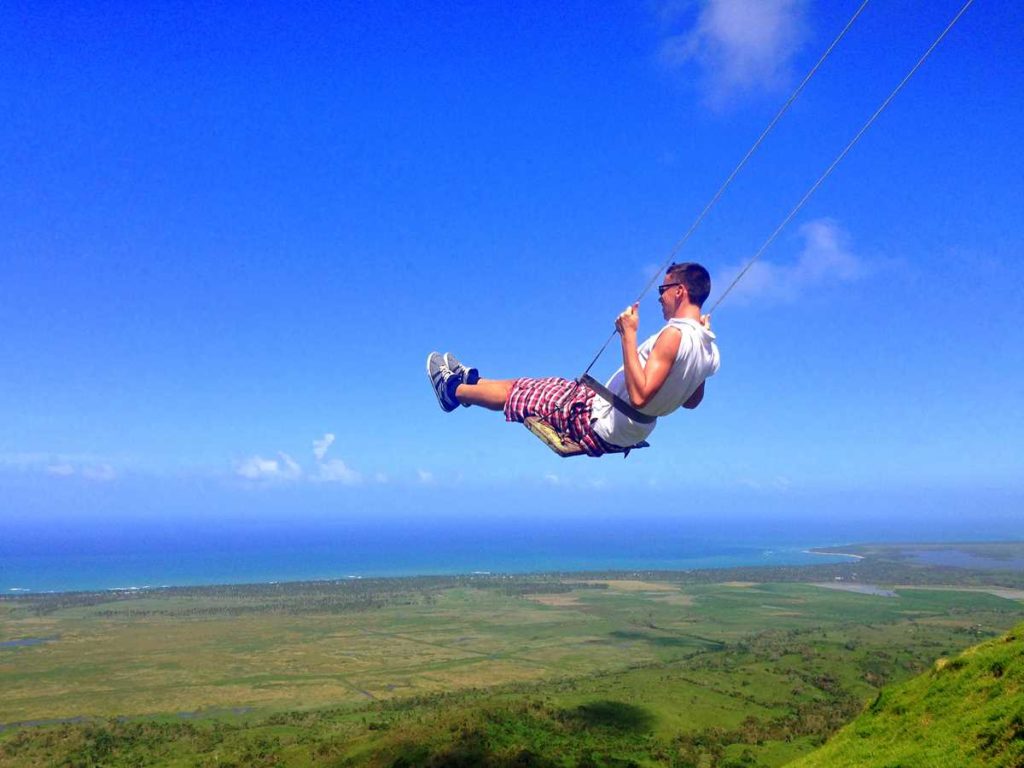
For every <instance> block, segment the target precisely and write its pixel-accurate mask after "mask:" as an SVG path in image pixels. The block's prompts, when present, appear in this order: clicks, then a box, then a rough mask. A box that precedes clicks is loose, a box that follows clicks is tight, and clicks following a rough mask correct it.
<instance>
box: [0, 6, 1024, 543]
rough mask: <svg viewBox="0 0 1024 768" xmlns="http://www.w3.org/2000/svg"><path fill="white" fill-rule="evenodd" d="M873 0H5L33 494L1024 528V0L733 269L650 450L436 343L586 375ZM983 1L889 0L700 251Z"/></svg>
mask: <svg viewBox="0 0 1024 768" xmlns="http://www.w3.org/2000/svg"><path fill="white" fill-rule="evenodd" d="M857 5H858V3H856V2H845V1H844V2H841V3H824V2H811V1H810V0H808V1H807V2H800V1H797V0H772V1H771V2H760V1H757V2H755V1H754V0H714V1H713V2H689V3H687V2H654V1H652V0H647V1H645V2H638V3H622V4H614V5H613V4H602V3H584V2H569V3H560V4H551V3H519V4H515V5H511V6H510V5H508V4H497V3H465V4H454V3H445V4H436V3H428V4H410V3H390V2H382V3H374V4H371V6H372V7H367V6H366V4H347V3H302V4H294V3H289V4H250V3H245V4H243V3H223V4H219V5H216V6H211V7H204V8H201V7H199V6H192V5H187V4H166V3H164V4H152V5H147V4H143V3H136V4H130V5H125V4H123V3H111V4H102V3H77V4H61V3H56V4H48V5H46V6H45V7H43V6H40V5H39V4H29V3H17V2H14V3H7V4H5V5H4V7H3V9H0V24H2V27H3V29H4V34H3V36H2V42H0V106H2V114H3V115H4V118H3V119H2V120H0V178H2V179H3V183H2V184H0V269H2V275H3V279H2V280H0V328H2V329H3V332H2V334H0V359H2V360H3V373H2V375H0V424H2V425H3V426H2V428H0V497H2V498H3V501H0V516H6V517H8V519H11V520H19V519H24V520H39V519H42V520H56V519H65V518H70V517H76V516H77V517H113V518H120V517H127V518H131V517H135V516H148V517H153V518H160V519H175V518H177V517H182V518H184V517H188V516H190V515H199V514H202V515H207V516H213V517H216V516H218V515H219V516H234V517H239V516H241V517H244V516H246V515H253V516H263V517H273V516H278V517H280V516H285V517H294V518H296V519H298V518H302V517H303V516H316V515H351V516H369V517H371V518H372V517H373V516H375V515H384V516H387V515H398V516H401V515H403V514H405V515H412V514H416V515H419V514H430V510H431V509H436V508H439V507H441V508H443V507H444V505H446V504H448V505H452V508H453V509H463V510H466V511H467V513H472V514H488V513H491V512H493V513H494V514H515V513H516V511H517V510H525V511H528V512H529V513H530V514H548V513H552V512H553V510H561V511H563V512H564V510H566V509H567V508H572V507H573V506H574V505H575V504H576V503H581V504H582V505H583V506H584V508H587V509H591V510H596V511H600V512H601V513H602V514H623V515H628V514H630V513H631V510H632V509H633V508H634V507H635V506H642V507H643V508H645V509H648V510H656V511H658V510H663V511H664V512H665V513H666V514H684V513H691V512H692V513H694V514H701V513H707V512H708V511H709V509H710V511H711V512H714V511H715V510H726V509H728V510H739V509H749V510H755V509H759V508H771V509H783V508H785V509H788V510H790V511H792V512H794V513H800V512H803V513H806V514H808V515H811V514H819V513H820V511H821V510H822V509H823V508H828V509H831V510H841V511H844V512H847V513H853V512H856V511H858V510H863V504H864V503H866V502H864V498H865V497H863V496H861V495H858V494H863V493H868V494H870V499H871V501H870V504H871V505H872V506H873V507H875V508H885V509H887V510H889V511H891V512H894V513H895V512H906V513H908V514H910V513H913V514H918V515H921V516H924V517H927V515H929V514H933V513H934V514H939V511H942V510H945V512H943V514H951V513H950V512H949V510H950V509H954V508H955V509H956V510H957V511H956V512H955V514H957V515H964V514H971V512H972V510H974V509H976V508H978V507H980V506H985V505H996V506H997V507H998V509H999V510H1001V512H1000V514H1004V515H1005V516H1006V520H1007V528H1006V530H1005V531H1002V533H1004V534H1005V535H1024V529H1022V527H1021V524H1020V523H1019V522H1016V520H1018V519H1020V516H1019V514H1018V513H1019V512H1020V511H1021V510H1020V507H1021V503H1022V501H1024V485H1022V481H1021V478H1022V477H1024V450H1022V449H1024V408H1022V407H1021V403H1022V402H1024V330H1022V323H1021V320H1022V319H1024V311H1022V307H1024V289H1022V287H1021V286H1022V283H1024V259H1022V255H1024V254H1022V245H1024V225H1022V216H1021V202H1022V200H1024V173H1022V171H1024V162H1022V160H1021V155H1020V148H1019V142H1018V141H1017V140H1018V139H1019V137H1020V136H1021V135H1024V106H1022V99H1021V95H1020V94H1021V93H1022V92H1024V46H1021V44H1020V40H1021V32H1022V30H1024V6H1021V4H1019V3H1015V2H1008V1H1000V0H991V1H985V2H978V3H976V4H975V5H974V7H972V8H971V9H970V10H969V11H968V12H967V14H966V15H965V16H964V18H963V19H962V21H961V22H960V24H959V25H958V26H957V27H956V28H955V29H954V30H953V32H952V33H951V34H950V36H949V38H948V39H947V40H946V41H945V42H944V43H943V45H942V46H941V47H940V48H939V49H938V50H937V51H936V53H935V54H934V55H933V57H932V58H931V59H930V60H929V61H928V62H927V63H926V64H925V66H924V67H923V69H922V70H921V71H920V72H919V73H918V75H917V76H916V78H915V79H914V80H913V81H911V83H910V84H909V86H908V87H907V88H906V90H905V91H904V92H903V94H902V95H901V96H900V97H899V98H898V99H897V101H896V102H895V103H894V104H893V106H892V107H891V108H890V109H889V110H888V111H887V112H886V113H885V114H884V115H883V116H882V117H881V119H880V120H879V121H878V123H877V124H876V125H875V126H874V128H873V129H872V130H871V131H870V132H869V133H868V134H867V135H866V136H865V138H864V139H863V140H862V142H861V143H860V144H859V145H858V146H857V147H856V148H855V150H854V151H853V153H852V154H851V155H850V156H849V157H848V158H847V160H846V161H845V162H844V163H843V165H842V166H841V167H840V168H839V169H838V170H837V171H836V173H835V174H834V175H833V176H832V178H830V179H829V181H828V182H827V183H826V184H825V186H824V187H823V188H822V189H821V190H820V192H819V193H818V194H817V195H816V196H815V197H814V199H813V200H812V201H811V202H810V203H809V204H808V206H807V207H806V208H805V209H804V210H803V211H802V212H801V214H800V215H799V216H798V217H797V219H796V220H795V221H794V222H793V224H792V226H790V227H789V228H788V229H787V230H786V231H785V232H784V233H783V234H782V236H781V237H780V238H779V240H778V241H777V242H776V243H775V245H774V246H773V247H772V248H771V249H770V250H769V251H768V252H767V254H766V255H765V257H764V260H763V261H762V262H761V263H760V264H759V265H758V266H757V267H756V268H755V270H753V271H752V272H751V273H750V274H749V275H748V277H747V278H746V279H745V280H744V282H743V283H741V284H740V287H739V288H738V289H737V291H736V292H735V293H734V294H732V295H731V296H730V297H729V298H728V300H727V301H726V302H725V303H724V304H723V306H722V307H721V308H720V309H719V311H718V312H717V313H716V315H715V318H714V327H715V330H716V332H717V333H718V335H719V343H720V347H721V352H722V361H723V362H722V369H721V372H720V374H719V375H718V376H716V377H715V378H714V379H712V380H711V381H710V382H709V384H708V393H707V397H706V399H705V401H704V404H703V405H702V406H701V407H700V408H699V409H698V410H697V411H695V412H693V413H683V414H679V415H677V416H674V417H672V418H670V419H666V420H663V423H662V424H660V425H659V426H658V429H657V430H656V432H655V433H654V435H653V436H652V439H651V442H652V445H653V447H652V448H651V449H649V450H646V451H643V452H638V453H635V454H633V455H631V456H630V457H629V459H628V460H626V461H623V460H622V459H621V458H618V457H612V458H605V459H602V460H597V461H594V460H587V459H582V458H581V459H575V460H572V461H562V460H559V459H557V458H556V457H555V456H554V455H553V454H550V453H549V452H548V451H547V449H546V448H544V447H543V446H542V445H540V444H539V443H538V442H536V441H535V440H534V439H533V438H531V437H530V436H529V435H528V434H527V433H526V432H525V430H523V429H522V428H521V427H519V426H517V425H506V424H504V423H503V421H502V419H501V417H500V416H499V415H496V414H492V413H487V412H483V411H479V412H478V411H476V410H475V409H474V410H472V411H465V410H460V411H459V412H457V413H454V414H452V415H444V414H442V413H441V412H440V410H439V409H438V408H437V405H436V403H435V401H434V398H433V395H432V393H431V392H430V390H429V388H428V386H427V384H426V379H425V377H424V375H423V360H424V358H425V356H426V354H427V352H429V351H430V350H432V349H439V350H442V351H443V350H452V351H454V352H456V353H458V354H459V356H460V357H461V358H462V359H463V360H464V361H466V362H469V363H472V364H474V365H477V366H479V367H480V368H481V370H482V372H483V374H484V375H486V376H497V377H512V376H519V375H564V376H569V377H571V376H574V375H576V374H578V373H579V372H580V371H581V370H582V368H583V367H585V365H586V364H587V362H589V360H590V357H591V356H592V355H593V354H594V352H596V350H597V348H598V346H599V345H600V343H601V342H602V341H603V340H604V339H605V337H606V336H607V334H608V332H609V331H610V330H611V324H612V321H613V319H614V317H615V315H616V314H617V313H618V312H619V311H620V310H621V308H622V307H623V306H625V305H626V304H627V303H629V302H630V301H631V300H632V299H633V298H634V297H635V295H636V294H637V293H638V292H639V291H640V289H641V288H642V286H643V285H644V284H645V283H646V281H647V280H648V278H649V277H650V276H651V274H652V271H653V270H655V269H656V268H657V266H658V265H659V264H661V263H663V262H664V260H665V259H666V257H667V256H668V253H669V251H670V249H671V247H672V245H673V243H675V241H676V240H677V239H678V237H679V236H680V235H681V234H682V233H683V232H684V231H685V230H686V228H687V227H688V225H689V224H690V222H691V221H692V220H693V218H694V217H695V216H696V214H697V213H698V212H699V211H700V209H701V208H702V207H703V205H704V203H705V202H706V201H707V200H708V199H709V198H710V196H711V195H712V193H713V192H714V190H715V189H716V188H717V187H718V184H719V183H720V182H721V181H722V179H723V178H724V177H725V176H726V174H727V173H728V172H729V170H731V168H732V167H733V165H734V164H735V163H736V161H737V160H738V159H739V157H741V156H742V154H743V152H744V151H745V150H746V149H747V147H748V146H749V145H750V144H751V142H752V141H753V140H754V138H755V137H756V136H757V135H758V133H759V132H760V130H761V129H762V128H763V126H764V125H765V124H766V123H767V121H768V120H769V119H770V117H771V115H772V114H773V113H774V111H775V110H776V109H777V107H778V106H779V104H780V103H781V102H782V100H783V99H784V98H785V97H786V95H787V94H788V92H789V90H790V89H791V88H792V87H793V86H794V85H795V83H796V82H797V81H798V80H799V78H800V76H802V74H803V73H804V72H805V71H806V70H807V69H808V68H809V67H810V65H811V64H812V63H813V62H814V61H815V59H816V58H817V56H818V55H819V54H820V52H821V51H822V50H823V49H824V47H825V45H826V44H827V43H828V41H829V40H831V38H832V37H833V36H834V35H835V34H836V32H837V31H838V30H839V29H840V28H841V26H842V25H843V23H845V21H846V19H847V18H848V17H849V16H850V15H851V14H852V12H853V10H854V9H855V8H856V6H857ZM959 5H960V2H959V0H954V1H953V2H948V1H947V0H936V2H930V3H917V2H903V1H897V2H880V1H879V0H876V2H874V3H872V4H870V5H869V6H868V8H867V10H866V11H865V12H864V14H863V16H862V17H861V19H860V20H859V21H858V23H857V25H856V26H855V27H854V29H853V30H852V31H851V32H850V34H849V36H848V37H847V39H846V40H844V42H843V43H842V45H841V46H840V47H839V48H838V49H837V51H836V52H835V53H834V55H833V56H832V58H831V59H830V60H829V61H828V62H827V63H826V65H825V67H824V68H823V69H822V71H821V72H820V73H819V75H818V76H817V77H816V78H815V80H814V81H812V83H811V85H810V86H809V87H808V89H807V91H806V92H805V93H804V94H803V95H802V96H801V98H800V100H799V101H798V102H797V103H796V105H795V106H794V107H793V109H792V110H791V111H790V113H789V114H788V115H787V116H786V117H785V118H784V120H783V121H782V123H781V124H780V125H779V126H778V128H777V129H776V131H775V133H773V134H772V136H771V137H770V138H769V140H768V141H767V142H766V143H765V145H764V146H763V147H762V149H761V151H760V152H759V153H758V154H757V155H756V156H755V157H754V159H753V160H752V161H751V162H750V164H749V166H748V167H747V168H746V169H745V170H744V172H743V173H742V174H741V176H740V177H739V178H738V179H737V180H736V182H735V184H734V185H733V186H732V187H731V188H730V189H729V191H728V192H727V193H726V195H725V196H724V197H723V199H722V200H721V202H720V204H719V205H718V207H717V208H716V209H715V210H714V211H713V212H712V213H711V215H710V216H709V217H708V218H707V220H706V221H705V223H704V225H703V226H702V227H701V228H700V229H699V230H698V231H697V233H696V234H695V235H694V237H693V238H692V239H691V240H690V242H689V243H688V244H687V247H686V249H685V250H684V252H683V253H682V254H681V255H680V258H681V259H682V258H686V259H689V260H697V261H701V262H704V263H706V264H707V265H708V267H709V268H710V269H711V271H712V274H713V276H714V277H715V279H716V284H717V287H719V288H721V287H722V285H723V282H724V278H726V277H727V276H728V275H729V274H730V273H731V272H734V271H735V270H736V269H737V268H738V266H739V265H741V264H742V263H743V262H744V261H745V260H746V259H747V258H749V257H750V255H751V254H753V252H754V251H755V250H756V249H757V247H758V246H759V245H760V243H761V242H762V241H763V240H764V239H765V237H766V236H767V235H768V233H769V232H770V231H771V230H772V229H773V228H774V227H775V226H776V224H777V223H778V222H779V221H780V220H781V219H782V217H783V216H784V215H785V213H786V212H787V211H788V210H789V208H790V207H791V206H792V205H793V204H794V203H795V201H796V200H797V199H799V197H800V195H801V194H802V193H803V191H804V190H805V189H806V188H807V187H808V186H809V185H810V183H811V182H812V181H813V180H814V178H815V177H816V176H817V175H818V173H820V171H821V170H822V169H823V168H824V167H825V166H826V165H827V164H828V162H830V160H831V159H832V157H833V156H834V155H835V154H836V153H837V152H838V150H839V149H840V148H841V147H842V146H843V145H844V144H845V142H846V141H847V140H848V139H849V138H850V137H851V136H852V134H853V133H854V131H855V130H856V129H857V128H858V127H859V126H860V125H861V124H862V122H863V121H864V120H865V119H866V118H867V116H868V115H869V114H870V113H871V112H872V111H873V110H874V109H875V107H876V106H877V105H878V104H879V103H880V102H881V100H882V99H883V98H884V97H885V95H886V94H887V93H888V92H889V90H890V89H891V88H892V87H893V86H894V85H895V84H896V82H898V81H899V79H900V78H901V77H902V76H903V74H904V73H905V72H906V70H907V69H908V68H909V67H910V65H911V64H912V63H913V62H914V61H915V60H916V58H917V57H918V56H919V55H920V54H921V52H923V50H924V49H925V48H926V47H927V45H928V44H929V43H930V42H931V41H932V39H933V38H934V37H935V36H936V35H937V34H938V32H939V31H940V30H941V29H942V27H943V26H945V24H946V23H947V22H948V20H949V19H950V18H951V17H952V15H953V14H954V13H955V11H956V10H957V9H958V8H959ZM713 295H715V292H713ZM657 320H658V314H657V307H656V303H655V300H654V298H652V297H648V298H647V299H646V300H645V303H644V304H643V305H642V307H641V331H647V332H654V331H655V330H656V329H657V327H658V322H657ZM618 365H619V362H618V359H617V348H616V346H615V345H613V346H612V347H611V348H610V350H609V352H607V353H606V354H605V356H604V357H603V358H602V359H601V361H600V362H599V364H598V366H597V367H596V369H595V370H596V372H597V373H599V374H601V375H608V374H610V373H611V372H612V371H613V370H614V369H615V368H616V367H617V366H618ZM326 436H333V438H331V437H326ZM709 505H710V508H709ZM524 513H525V512H524ZM992 533H1000V532H999V531H993V532H992Z"/></svg>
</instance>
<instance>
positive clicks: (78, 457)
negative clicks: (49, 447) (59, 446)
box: [0, 453, 118, 482]
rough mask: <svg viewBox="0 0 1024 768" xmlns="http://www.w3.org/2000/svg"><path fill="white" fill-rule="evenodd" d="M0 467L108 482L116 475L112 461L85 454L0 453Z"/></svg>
mask: <svg viewBox="0 0 1024 768" xmlns="http://www.w3.org/2000/svg"><path fill="white" fill-rule="evenodd" d="M0 469H8V470H14V471H17V472H30V473H33V472H38V473H45V474H47V475H50V476H51V477H81V478H84V479H86V480H92V481H95V482H109V481H111V480H116V479H117V477H118V471H117V470H116V469H115V468H114V464H113V463H112V462H110V461H107V460H105V459H102V458H99V457H97V456H93V455H86V454H50V453H6V454H0Z"/></svg>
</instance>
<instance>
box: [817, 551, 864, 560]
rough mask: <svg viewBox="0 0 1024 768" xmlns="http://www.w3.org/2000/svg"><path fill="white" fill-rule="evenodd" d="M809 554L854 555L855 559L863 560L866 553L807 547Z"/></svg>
mask: <svg viewBox="0 0 1024 768" xmlns="http://www.w3.org/2000/svg"><path fill="white" fill-rule="evenodd" d="M804 552H806V553H807V554H808V555H828V556H829V557H852V558H853V559H854V560H863V559H864V555H855V554H853V553H852V552H826V551H825V550H823V549H805V550H804Z"/></svg>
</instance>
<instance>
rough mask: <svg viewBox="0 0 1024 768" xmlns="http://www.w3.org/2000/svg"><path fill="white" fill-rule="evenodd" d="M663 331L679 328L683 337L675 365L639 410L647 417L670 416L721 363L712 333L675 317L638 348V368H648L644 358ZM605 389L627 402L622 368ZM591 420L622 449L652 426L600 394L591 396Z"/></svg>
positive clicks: (642, 438)
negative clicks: (635, 417) (621, 409)
mask: <svg viewBox="0 0 1024 768" xmlns="http://www.w3.org/2000/svg"><path fill="white" fill-rule="evenodd" d="M666 328H678V329H679V332H680V333H681V335H682V338H681V339H680V340H679V351H678V352H676V359H675V362H674V363H672V369H671V370H670V371H669V372H668V378H666V379H665V383H664V384H662V385H661V388H660V389H659V390H658V391H657V392H655V393H654V397H652V398H651V399H650V402H648V403H647V405H645V406H644V407H643V408H639V409H638V410H639V411H640V412H641V413H646V414H647V415H649V416H667V415H668V414H670V413H672V411H674V410H676V409H677V408H678V407H679V406H681V405H682V404H683V403H685V402H686V401H687V400H689V399H690V396H691V395H692V394H693V393H694V392H696V391H697V387H699V386H700V385H701V383H702V382H703V381H704V380H705V379H706V378H708V377H709V376H714V375H715V373H716V372H717V371H718V366H719V363H720V361H719V355H718V345H717V344H715V334H713V333H712V332H711V331H709V330H708V329H707V328H705V327H704V326H703V325H701V324H700V323H699V322H697V321H696V320H690V319H689V318H675V317H674V318H672V319H671V320H669V321H668V323H667V324H666V325H665V326H664V328H662V329H661V330H660V331H658V332H657V333H656V334H654V335H653V336H651V337H650V338H649V339H647V340H646V341H645V342H644V343H643V344H641V345H640V346H639V347H637V355H638V357H639V358H640V365H641V366H643V367H646V366H647V358H648V357H650V354H651V350H652V349H654V344H655V342H656V341H657V340H658V337H659V336H661V334H662V332H663V331H664V330H665V329H666ZM605 386H606V387H608V389H610V390H611V391H612V392H614V393H615V394H616V395H618V396H619V397H621V398H622V399H623V400H625V401H626V402H627V403H628V402H630V400H629V392H628V391H627V390H626V374H625V371H624V369H622V368H619V370H617V371H616V372H615V373H614V374H613V375H612V377H611V378H610V379H608V382H607V383H606V384H605ZM591 419H592V424H593V427H594V431H595V432H596V433H597V434H598V435H600V437H601V439H603V440H605V441H607V442H609V443H611V444H612V445H619V446H624V447H628V446H630V445H636V444H637V443H639V442H640V441H641V440H644V439H646V437H647V436H648V435H649V434H650V433H651V430H653V429H654V423H651V424H640V423H638V422H635V421H633V420H632V419H631V418H629V417H628V416H626V414H624V413H620V412H619V411H617V410H615V407H614V406H613V405H612V404H611V403H609V402H608V401H607V400H605V399H604V398H603V397H601V396H600V395H597V396H596V397H594V402H593V406H592V409H591Z"/></svg>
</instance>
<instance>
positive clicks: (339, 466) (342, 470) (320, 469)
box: [310, 459, 363, 485]
mask: <svg viewBox="0 0 1024 768" xmlns="http://www.w3.org/2000/svg"><path fill="white" fill-rule="evenodd" d="M310 479H312V480H314V481H316V482H320V483H342V484H344V485H355V484H356V483H361V482H362V480H363V476H362V475H361V474H359V473H358V472H356V471H355V470H354V469H352V468H350V467H349V466H348V465H347V464H346V463H345V462H344V461H342V460H341V459H331V460H330V461H324V462H320V463H319V464H318V465H317V474H316V475H313V476H312V477H311V478H310Z"/></svg>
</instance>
